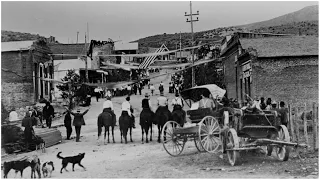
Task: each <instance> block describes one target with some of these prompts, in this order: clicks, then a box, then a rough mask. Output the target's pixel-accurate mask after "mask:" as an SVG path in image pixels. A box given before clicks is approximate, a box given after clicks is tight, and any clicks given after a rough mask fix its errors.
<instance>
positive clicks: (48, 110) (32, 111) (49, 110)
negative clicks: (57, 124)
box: [9, 101, 54, 148]
mask: <svg viewBox="0 0 320 180" xmlns="http://www.w3.org/2000/svg"><path fill="white" fill-rule="evenodd" d="M53 118H54V108H53V106H52V105H51V104H50V102H49V101H47V102H46V105H45V106H44V107H43V109H42V111H40V110H39V109H38V107H37V106H33V107H30V108H29V109H28V110H27V111H26V112H25V116H24V118H23V119H22V123H21V126H22V127H23V128H24V138H25V144H26V147H27V148H29V144H30V143H31V142H32V141H33V137H35V132H34V129H33V127H34V126H38V125H40V126H41V127H42V128H45V126H44V124H43V120H45V121H46V126H47V127H48V128H51V124H52V119H53ZM10 119H11V120H12V119H15V120H18V114H17V112H16V111H12V112H10V114H9V120H10Z"/></svg>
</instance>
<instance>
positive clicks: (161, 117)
mask: <svg viewBox="0 0 320 180" xmlns="http://www.w3.org/2000/svg"><path fill="white" fill-rule="evenodd" d="M155 116H156V117H155V121H156V124H157V125H158V143H160V142H161V138H160V134H161V132H162V129H163V126H164V125H165V124H166V122H168V121H170V120H172V114H171V112H170V111H169V110H168V107H163V106H159V107H158V109H157V111H156V115H155ZM165 136H166V132H164V140H166V138H165Z"/></svg>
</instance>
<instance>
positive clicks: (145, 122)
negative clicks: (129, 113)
mask: <svg viewBox="0 0 320 180" xmlns="http://www.w3.org/2000/svg"><path fill="white" fill-rule="evenodd" d="M154 116H155V114H154V112H152V111H151V109H150V108H143V110H142V111H141V113H140V126H141V132H142V140H141V141H142V143H143V135H144V133H146V143H148V142H149V141H148V132H149V128H150V141H152V120H153V118H154Z"/></svg>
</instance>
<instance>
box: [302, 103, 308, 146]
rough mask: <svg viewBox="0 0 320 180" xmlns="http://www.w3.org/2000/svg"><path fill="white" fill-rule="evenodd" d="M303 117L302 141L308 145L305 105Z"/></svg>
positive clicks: (305, 105)
mask: <svg viewBox="0 0 320 180" xmlns="http://www.w3.org/2000/svg"><path fill="white" fill-rule="evenodd" d="M303 114H304V116H303V132H304V139H305V141H306V144H307V145H309V139H308V128H307V127H308V124H307V104H306V103H305V104H304V113H303Z"/></svg>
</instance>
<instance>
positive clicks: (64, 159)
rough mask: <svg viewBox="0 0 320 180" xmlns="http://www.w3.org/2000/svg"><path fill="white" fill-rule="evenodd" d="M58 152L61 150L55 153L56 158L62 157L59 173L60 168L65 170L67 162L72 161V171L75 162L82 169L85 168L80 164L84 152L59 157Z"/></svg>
mask: <svg viewBox="0 0 320 180" xmlns="http://www.w3.org/2000/svg"><path fill="white" fill-rule="evenodd" d="M60 154H61V152H59V153H58V154H57V158H59V159H62V168H61V170H60V173H62V169H65V170H66V171H68V170H67V169H66V167H67V165H68V163H72V171H74V165H75V164H78V165H79V166H81V167H82V168H83V169H84V170H86V168H85V167H84V166H82V164H81V160H82V159H83V158H84V155H85V153H79V154H78V155H77V156H69V157H61V156H60Z"/></svg>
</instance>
